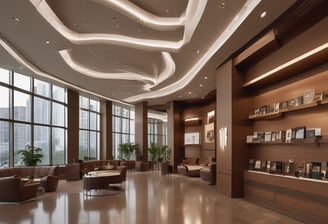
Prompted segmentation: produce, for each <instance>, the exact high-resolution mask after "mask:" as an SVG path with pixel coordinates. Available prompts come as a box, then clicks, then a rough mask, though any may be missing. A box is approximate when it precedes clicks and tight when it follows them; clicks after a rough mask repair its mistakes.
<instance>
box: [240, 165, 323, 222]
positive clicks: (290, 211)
mask: <svg viewBox="0 0 328 224" xmlns="http://www.w3.org/2000/svg"><path fill="white" fill-rule="evenodd" d="M327 187H328V181H322V180H315V179H309V178H297V177H293V176H284V175H279V174H270V173H264V172H259V171H245V172H244V198H245V199H246V200H248V201H251V202H253V203H255V204H258V205H260V206H263V207H266V208H269V209H272V210H276V211H278V212H280V213H283V214H285V215H287V216H291V217H293V218H295V219H297V220H301V221H303V222H306V223H317V224H320V223H327V220H328V213H327V208H328V191H327Z"/></svg>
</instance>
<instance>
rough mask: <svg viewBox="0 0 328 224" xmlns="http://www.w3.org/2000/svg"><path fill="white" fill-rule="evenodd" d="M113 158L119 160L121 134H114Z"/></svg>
mask: <svg viewBox="0 0 328 224" xmlns="http://www.w3.org/2000/svg"><path fill="white" fill-rule="evenodd" d="M113 138H114V139H113V153H114V155H113V157H114V158H115V159H119V153H118V147H119V145H120V144H121V135H120V134H117V133H115V134H113Z"/></svg>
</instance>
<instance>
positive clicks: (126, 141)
mask: <svg viewBox="0 0 328 224" xmlns="http://www.w3.org/2000/svg"><path fill="white" fill-rule="evenodd" d="M128 142H130V138H129V135H125V134H122V143H128Z"/></svg>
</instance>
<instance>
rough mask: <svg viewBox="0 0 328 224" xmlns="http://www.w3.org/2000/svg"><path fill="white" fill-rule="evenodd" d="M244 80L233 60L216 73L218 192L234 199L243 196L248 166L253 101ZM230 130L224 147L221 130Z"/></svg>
mask: <svg viewBox="0 0 328 224" xmlns="http://www.w3.org/2000/svg"><path fill="white" fill-rule="evenodd" d="M243 83H244V77H243V76H241V75H240V74H239V72H238V71H237V70H236V69H235V68H234V67H233V66H232V62H231V60H230V61H228V62H226V63H225V64H224V65H223V66H221V67H220V68H219V69H218V70H217V109H216V111H217V114H218V116H217V118H216V120H217V127H216V133H217V140H218V141H217V144H216V147H217V149H216V152H217V190H218V191H219V192H222V193H223V194H227V195H229V196H231V197H242V196H243V171H244V170H245V168H246V167H247V161H248V152H247V150H246V149H247V148H246V145H245V136H246V133H247V132H249V131H250V130H251V126H250V124H249V122H248V121H247V117H246V116H247V115H248V110H249V109H250V107H251V105H250V102H251V98H250V97H248V96H247V95H245V94H244V92H243V88H242V84H243ZM222 128H227V133H228V135H227V137H228V139H227V145H226V147H225V148H221V147H220V144H221V145H222V142H221V139H220V136H219V133H220V129H222Z"/></svg>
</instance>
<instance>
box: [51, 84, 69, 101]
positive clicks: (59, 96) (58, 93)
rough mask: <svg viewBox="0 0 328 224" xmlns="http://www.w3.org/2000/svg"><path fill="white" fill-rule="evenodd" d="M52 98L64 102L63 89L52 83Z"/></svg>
mask: <svg viewBox="0 0 328 224" xmlns="http://www.w3.org/2000/svg"><path fill="white" fill-rule="evenodd" d="M52 98H53V99H54V100H57V101H60V102H63V103H66V91H65V89H64V88H62V87H59V86H56V85H52Z"/></svg>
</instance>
